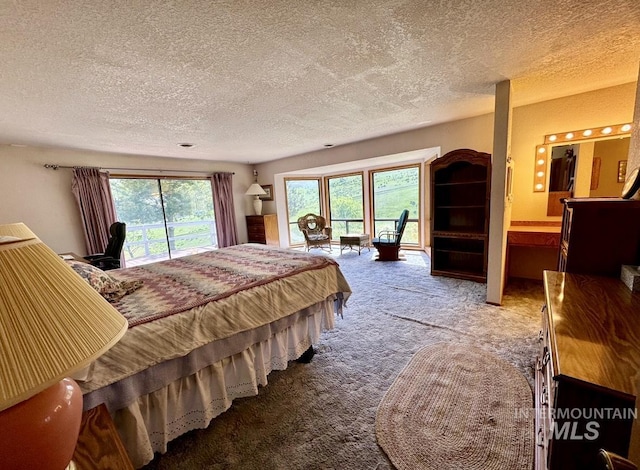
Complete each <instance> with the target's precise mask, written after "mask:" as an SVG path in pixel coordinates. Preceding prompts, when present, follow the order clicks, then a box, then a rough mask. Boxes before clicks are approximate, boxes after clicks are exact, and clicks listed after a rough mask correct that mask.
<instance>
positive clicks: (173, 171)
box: [44, 163, 236, 175]
mask: <svg viewBox="0 0 640 470" xmlns="http://www.w3.org/2000/svg"><path fill="white" fill-rule="evenodd" d="M44 167H45V168H49V169H50V170H57V169H59V168H69V169H75V168H95V169H97V170H117V171H152V172H154V173H163V172H170V173H175V172H180V173H201V174H211V173H214V172H210V171H205V170H159V169H150V168H111V167H110V168H102V167H99V166H81V165H80V166H67V165H57V164H55V163H45V165H44ZM231 174H232V175H235V174H236V173H235V171H232V172H231Z"/></svg>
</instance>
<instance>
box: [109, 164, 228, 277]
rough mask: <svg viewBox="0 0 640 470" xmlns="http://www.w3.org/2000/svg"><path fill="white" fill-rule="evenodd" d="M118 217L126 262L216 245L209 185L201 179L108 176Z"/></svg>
mask: <svg viewBox="0 0 640 470" xmlns="http://www.w3.org/2000/svg"><path fill="white" fill-rule="evenodd" d="M110 183H111V191H112V193H113V198H114V202H115V206H116V213H117V214H118V220H120V221H122V222H125V223H126V224H127V238H126V240H125V244H124V248H123V252H124V255H125V260H126V262H127V265H128V266H135V265H139V264H145V263H150V262H153V261H159V260H163V259H171V258H176V257H179V256H185V255H190V254H194V253H198V252H201V251H206V250H212V249H215V248H217V247H218V238H217V234H216V226H215V218H214V213H213V195H212V191H211V183H210V182H209V181H208V180H204V179H179V178H175V179H171V178H163V179H160V178H128V177H114V178H111V179H110Z"/></svg>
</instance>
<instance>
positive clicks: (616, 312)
mask: <svg viewBox="0 0 640 470" xmlns="http://www.w3.org/2000/svg"><path fill="white" fill-rule="evenodd" d="M544 283H545V295H546V296H547V298H546V305H547V315H548V317H549V318H548V320H549V324H550V325H551V328H550V332H549V333H550V335H551V344H552V345H553V347H554V348H555V351H553V354H552V357H553V360H554V364H553V366H554V371H555V375H556V377H558V379H560V380H562V379H563V378H566V379H568V380H579V381H582V382H585V383H589V384H593V385H594V386H596V387H604V388H606V389H609V390H611V391H613V392H614V393H616V394H625V395H627V396H628V397H629V398H631V399H632V398H633V397H635V396H637V394H638V389H637V388H638V380H639V379H640V294H638V293H632V292H631V291H630V290H629V288H628V287H627V286H625V285H624V283H623V282H622V281H620V280H619V279H615V278H606V277H599V276H589V275H582V274H570V273H560V272H555V271H545V272H544Z"/></svg>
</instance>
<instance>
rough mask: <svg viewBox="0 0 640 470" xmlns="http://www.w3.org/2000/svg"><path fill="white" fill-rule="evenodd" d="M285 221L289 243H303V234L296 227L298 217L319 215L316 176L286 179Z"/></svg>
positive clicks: (317, 180)
mask: <svg viewBox="0 0 640 470" xmlns="http://www.w3.org/2000/svg"><path fill="white" fill-rule="evenodd" d="M284 185H285V191H286V194H287V221H288V222H289V244H290V245H298V244H302V243H304V236H303V235H302V232H301V231H300V229H299V228H298V219H299V218H300V217H302V216H303V215H306V214H309V213H313V214H316V215H321V214H322V212H321V209H320V208H321V206H322V204H321V196H320V180H319V179H318V178H311V179H309V178H305V179H286V180H285V181H284Z"/></svg>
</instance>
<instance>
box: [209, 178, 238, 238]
mask: <svg viewBox="0 0 640 470" xmlns="http://www.w3.org/2000/svg"><path fill="white" fill-rule="evenodd" d="M232 179H233V173H214V174H213V175H211V177H210V180H211V189H212V191H213V210H214V212H215V216H216V230H217V232H218V246H219V247H220V248H224V247H225V246H231V245H237V244H238V229H237V227H236V210H235V207H234V205H233V187H232Z"/></svg>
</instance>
